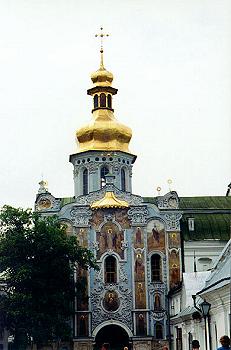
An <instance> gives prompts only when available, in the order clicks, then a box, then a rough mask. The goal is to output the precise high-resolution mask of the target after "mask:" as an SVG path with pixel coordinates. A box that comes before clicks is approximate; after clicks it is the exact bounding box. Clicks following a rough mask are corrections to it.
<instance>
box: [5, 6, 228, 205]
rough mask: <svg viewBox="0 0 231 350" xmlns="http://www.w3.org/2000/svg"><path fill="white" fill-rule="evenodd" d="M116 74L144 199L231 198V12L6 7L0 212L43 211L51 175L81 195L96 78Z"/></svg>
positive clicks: (118, 104)
mask: <svg viewBox="0 0 231 350" xmlns="http://www.w3.org/2000/svg"><path fill="white" fill-rule="evenodd" d="M101 25H103V26H104V28H105V31H107V32H109V33H110V34H111V37H109V38H107V39H106V42H105V66H106V68H107V69H108V70H110V71H111V72H113V74H114V84H113V86H114V87H116V88H118V89H119V91H118V95H117V96H116V97H115V98H114V108H115V115H116V116H117V118H118V119H119V120H120V121H121V122H123V123H125V124H126V125H128V126H130V127H131V128H132V130H133V138H132V142H131V145H130V149H131V151H132V152H134V153H135V154H137V156H138V158H137V161H136V163H135V165H134V171H133V192H134V193H137V194H141V195H146V196H154V195H156V193H157V192H156V187H157V186H158V185H159V186H161V187H162V193H165V192H167V191H168V185H167V179H169V178H171V179H172V180H173V186H172V189H175V190H177V192H178V194H179V195H180V196H187V195H224V194H225V191H226V187H227V184H228V183H229V182H230V180H231V179H230V174H231V161H230V149H231V138H230V131H231V127H230V120H231V119H230V115H231V103H230V101H231V99H230V97H231V67H230V62H231V44H230V43H231V40H230V36H231V1H230V0H182V1H180V0H159V1H157V0H142V1H141V0H140V1H134V0H123V1H122V0H117V1H98V0H95V1H78V0H73V1H71V0H69V1H68V0H45V1H42V0H40V1H39V0H38V1H34V0H27V1H22V0H14V1H10V0H1V2H0V119H1V138H0V152H1V169H0V205H3V204H5V203H8V204H11V205H15V206H24V207H31V206H33V202H34V198H35V194H36V192H37V189H38V182H39V180H40V179H41V174H42V173H43V176H44V179H47V180H48V182H49V189H50V191H51V192H52V194H54V195H55V196H57V197H63V196H65V197H66V196H72V195H73V180H72V165H71V164H70V163H69V162H68V157H69V154H71V153H74V152H75V151H76V143H75V130H76V129H77V128H78V127H79V126H81V125H82V124H84V123H86V122H87V121H89V120H90V118H91V106H92V105H91V103H92V101H91V97H89V96H87V94H86V89H88V88H90V87H91V81H90V73H91V72H92V71H94V70H96V69H98V66H99V42H98V40H97V39H96V38H95V37H94V34H95V33H97V32H98V30H99V27H100V26H101Z"/></svg>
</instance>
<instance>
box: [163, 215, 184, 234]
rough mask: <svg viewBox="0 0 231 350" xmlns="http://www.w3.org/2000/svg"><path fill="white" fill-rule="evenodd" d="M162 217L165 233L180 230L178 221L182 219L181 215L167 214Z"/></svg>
mask: <svg viewBox="0 0 231 350" xmlns="http://www.w3.org/2000/svg"><path fill="white" fill-rule="evenodd" d="M164 217H165V221H166V224H167V231H179V230H180V219H181V218H182V214H181V213H169V214H165V215H164Z"/></svg>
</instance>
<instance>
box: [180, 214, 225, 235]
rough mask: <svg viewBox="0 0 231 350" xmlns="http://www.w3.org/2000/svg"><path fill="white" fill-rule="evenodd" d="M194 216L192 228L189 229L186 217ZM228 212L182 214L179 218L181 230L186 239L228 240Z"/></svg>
mask: <svg viewBox="0 0 231 350" xmlns="http://www.w3.org/2000/svg"><path fill="white" fill-rule="evenodd" d="M189 218H194V230H193V231H190V230H189V227H188V219H189ZM230 227H231V215H230V214H219V213H218V214H217V213H210V214H198V213H196V214H195V213H194V214H184V215H183V217H182V219H181V232H182V234H183V238H184V240H186V241H190V240H193V241H195V240H204V239H218V240H222V241H228V240H229V238H230Z"/></svg>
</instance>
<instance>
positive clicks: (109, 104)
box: [107, 95, 111, 108]
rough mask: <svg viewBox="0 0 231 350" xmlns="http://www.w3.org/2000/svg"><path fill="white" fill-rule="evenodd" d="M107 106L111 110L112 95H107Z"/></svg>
mask: <svg viewBox="0 0 231 350" xmlns="http://www.w3.org/2000/svg"><path fill="white" fill-rule="evenodd" d="M107 106H108V108H111V95H107Z"/></svg>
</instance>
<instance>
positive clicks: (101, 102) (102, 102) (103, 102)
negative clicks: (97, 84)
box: [100, 94, 106, 107]
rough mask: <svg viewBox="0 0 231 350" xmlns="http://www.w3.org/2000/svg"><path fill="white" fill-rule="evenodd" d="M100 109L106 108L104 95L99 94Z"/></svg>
mask: <svg viewBox="0 0 231 350" xmlns="http://www.w3.org/2000/svg"><path fill="white" fill-rule="evenodd" d="M100 107H106V95H105V94H100Z"/></svg>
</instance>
